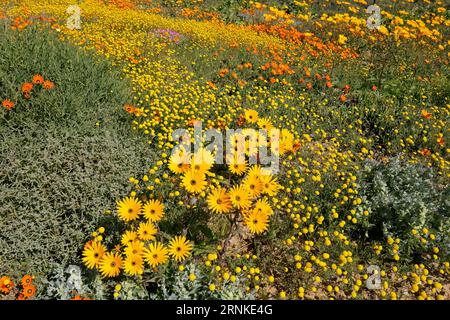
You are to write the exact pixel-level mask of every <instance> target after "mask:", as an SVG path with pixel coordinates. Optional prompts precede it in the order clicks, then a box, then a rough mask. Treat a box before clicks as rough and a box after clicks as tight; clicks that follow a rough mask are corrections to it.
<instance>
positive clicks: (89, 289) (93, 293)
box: [37, 265, 110, 300]
mask: <svg viewBox="0 0 450 320" xmlns="http://www.w3.org/2000/svg"><path fill="white" fill-rule="evenodd" d="M46 276H47V277H46V278H45V279H43V280H42V279H41V280H42V285H43V287H44V288H45V289H44V290H40V291H39V294H38V296H37V298H38V299H56V300H69V299H71V298H73V297H74V296H76V295H77V296H81V297H83V298H90V299H95V300H105V299H108V298H109V297H110V294H109V292H110V288H109V287H110V284H109V283H108V282H107V281H104V280H102V279H101V277H100V276H99V275H98V274H97V275H95V276H94V277H93V278H89V277H87V276H86V275H84V274H83V273H82V267H80V266H77V265H69V266H67V267H64V266H62V265H60V266H58V267H56V268H54V269H53V271H52V272H51V273H49V274H48V275H46Z"/></svg>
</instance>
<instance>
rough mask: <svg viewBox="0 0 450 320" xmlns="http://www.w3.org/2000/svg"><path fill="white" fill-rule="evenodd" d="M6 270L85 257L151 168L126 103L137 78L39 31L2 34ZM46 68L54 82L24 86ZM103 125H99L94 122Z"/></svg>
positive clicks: (36, 268) (0, 191) (0, 131)
mask: <svg viewBox="0 0 450 320" xmlns="http://www.w3.org/2000/svg"><path fill="white" fill-rule="evenodd" d="M0 38H1V41H0V101H1V100H2V99H7V98H8V99H11V100H13V101H14V102H16V106H15V107H14V109H13V110H11V111H9V112H6V111H5V110H3V108H2V110H0V230H1V231H0V248H1V250H0V274H9V275H14V274H23V273H33V274H35V275H42V274H44V273H46V272H48V271H49V270H51V269H52V268H54V267H57V266H59V265H67V264H70V263H75V264H79V263H80V251H81V249H82V245H83V242H84V240H85V239H86V236H88V235H89V233H90V232H91V231H93V229H94V228H95V227H98V225H97V222H98V218H99V216H100V214H102V213H103V212H104V211H105V210H106V209H112V207H114V202H115V200H117V199H118V198H119V197H121V196H123V195H124V194H126V192H127V188H130V186H129V184H128V178H129V177H130V176H136V175H139V174H141V173H143V172H144V170H145V168H147V167H149V166H150V165H151V161H152V157H153V153H152V151H151V150H150V149H149V147H148V144H146V143H145V139H143V138H142V137H138V136H136V134H133V132H132V130H131V126H130V121H131V119H130V117H129V116H128V115H127V114H126V113H125V112H124V111H123V109H122V106H123V104H124V103H125V102H128V101H129V98H130V96H129V94H130V92H131V89H130V85H129V83H128V82H126V81H125V80H121V79H120V75H119V74H118V73H117V72H116V71H113V70H112V68H111V66H110V64H109V63H108V62H106V61H101V60H100V59H99V58H98V57H96V56H93V55H91V54H87V53H84V52H82V51H81V50H80V49H77V48H75V47H72V46H70V45H67V44H65V43H62V42H60V41H59V40H58V39H57V37H56V36H54V35H52V34H49V33H47V32H45V31H42V30H37V29H29V30H26V31H23V32H12V31H7V32H4V31H3V30H2V31H0ZM37 73H40V74H42V75H43V76H44V78H45V79H50V80H52V81H53V82H54V83H55V88H54V89H53V90H50V91H43V90H39V89H38V90H34V91H33V94H32V99H31V100H30V101H29V102H28V101H25V100H24V99H23V98H22V97H21V93H20V87H21V85H22V83H24V82H27V81H31V78H32V76H33V75H34V74H37ZM97 122H98V123H99V125H96V124H97Z"/></svg>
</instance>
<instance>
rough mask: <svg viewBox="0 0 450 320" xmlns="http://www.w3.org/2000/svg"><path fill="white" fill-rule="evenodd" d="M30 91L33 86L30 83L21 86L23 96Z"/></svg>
mask: <svg viewBox="0 0 450 320" xmlns="http://www.w3.org/2000/svg"><path fill="white" fill-rule="evenodd" d="M32 89H33V84H32V83H30V82H25V83H24V84H23V85H22V92H23V93H24V94H25V93H30V92H31V90H32Z"/></svg>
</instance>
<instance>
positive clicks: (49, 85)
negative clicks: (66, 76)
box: [42, 80, 55, 90]
mask: <svg viewBox="0 0 450 320" xmlns="http://www.w3.org/2000/svg"><path fill="white" fill-rule="evenodd" d="M54 87H55V84H54V83H53V82H51V81H50V80H45V81H44V83H43V84H42V88H44V89H45V90H50V89H53V88H54Z"/></svg>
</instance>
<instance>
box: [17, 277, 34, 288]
mask: <svg viewBox="0 0 450 320" xmlns="http://www.w3.org/2000/svg"><path fill="white" fill-rule="evenodd" d="M20 282H21V283H22V287H26V286H29V285H31V284H32V283H33V276H30V275H29V274H27V275H24V276H23V277H22V280H21V281H20Z"/></svg>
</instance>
